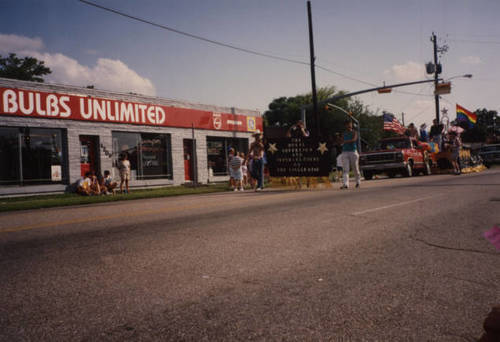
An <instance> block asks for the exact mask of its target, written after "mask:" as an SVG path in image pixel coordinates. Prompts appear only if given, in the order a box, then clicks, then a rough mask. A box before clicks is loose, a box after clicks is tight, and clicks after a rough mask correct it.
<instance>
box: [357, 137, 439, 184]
mask: <svg viewBox="0 0 500 342" xmlns="http://www.w3.org/2000/svg"><path fill="white" fill-rule="evenodd" d="M433 163H435V160H434V159H433V156H432V154H430V153H428V152H427V151H425V150H424V149H423V148H422V147H421V146H419V145H418V144H417V141H416V140H415V139H413V138H410V137H406V136H405V137H396V138H386V139H382V140H381V141H380V142H379V145H378V147H377V148H376V149H375V150H374V151H370V152H364V153H361V155H360V158H359V164H360V168H361V170H362V172H363V176H364V178H365V179H367V180H370V179H372V178H373V176H374V175H376V174H382V173H385V174H386V175H388V176H389V177H394V176H395V175H396V174H402V175H403V176H406V177H411V176H413V175H415V174H417V173H419V172H423V173H424V174H426V175H430V174H431V173H432V171H431V169H432V167H433Z"/></svg>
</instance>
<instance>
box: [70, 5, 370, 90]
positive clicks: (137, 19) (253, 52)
mask: <svg viewBox="0 0 500 342" xmlns="http://www.w3.org/2000/svg"><path fill="white" fill-rule="evenodd" d="M79 1H80V2H82V3H84V4H87V5H90V6H93V7H96V8H99V9H102V10H105V11H107V12H111V13H114V14H117V15H120V16H122V17H125V18H129V19H132V20H136V21H139V22H142V23H145V24H148V25H152V26H155V27H158V28H161V29H164V30H167V31H170V32H174V33H177V34H180V35H183V36H186V37H189V38H193V39H197V40H201V41H204V42H207V43H210V44H214V45H218V46H222V47H225V48H229V49H233V50H237V51H240V52H246V53H250V54H253V55H256V56H261V57H267V58H272V59H276V60H280V61H285V62H289V63H294V64H300V65H307V66H310V63H308V62H304V61H301V60H297V59H292V58H287V57H281V56H277V55H274V54H270V53H263V52H259V51H255V50H251V49H247V48H243V47H239V46H236V45H232V44H228V43H224V42H220V41H216V40H213V39H208V38H205V37H202V36H198V35H195V34H191V33H188V32H184V31H180V30H177V29H174V28H172V27H169V26H166V25H162V24H158V23H155V22H152V21H150V20H146V19H142V18H139V17H137V16H134V15H130V14H127V13H124V12H121V11H118V10H115V9H112V8H108V7H105V6H101V5H99V4H96V3H94V2H90V1H87V0H79ZM316 67H317V68H318V69H321V70H323V71H326V72H329V73H332V74H335V75H338V76H341V77H344V78H346V79H349V80H352V81H356V82H359V83H362V84H366V85H370V86H375V87H376V86H377V85H376V84H373V83H370V82H367V81H363V80H360V79H357V78H354V77H351V76H348V75H346V74H343V73H340V72H337V71H334V70H332V69H329V68H327V67H324V66H321V65H317V64H316Z"/></svg>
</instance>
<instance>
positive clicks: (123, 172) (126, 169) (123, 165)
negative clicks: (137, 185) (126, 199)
mask: <svg viewBox="0 0 500 342" xmlns="http://www.w3.org/2000/svg"><path fill="white" fill-rule="evenodd" d="M118 168H119V170H120V191H121V193H122V194H123V183H125V189H126V190H125V191H126V193H127V194H128V182H129V180H130V161H129V160H128V155H127V153H126V152H125V153H123V155H122V158H121V160H120V162H119V164H118Z"/></svg>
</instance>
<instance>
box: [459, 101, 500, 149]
mask: <svg viewBox="0 0 500 342" xmlns="http://www.w3.org/2000/svg"><path fill="white" fill-rule="evenodd" d="M474 113H475V114H476V115H477V123H476V124H475V125H474V127H472V128H469V123H468V122H466V121H462V122H460V123H459V125H460V126H461V127H462V128H464V129H465V132H464V133H463V134H462V140H463V141H464V142H470V143H472V142H485V141H486V140H488V138H489V137H491V136H494V132H493V122H494V118H498V116H497V112H496V111H494V110H488V109H486V108H483V109H477V110H476V111H475V112H474ZM497 121H498V120H497Z"/></svg>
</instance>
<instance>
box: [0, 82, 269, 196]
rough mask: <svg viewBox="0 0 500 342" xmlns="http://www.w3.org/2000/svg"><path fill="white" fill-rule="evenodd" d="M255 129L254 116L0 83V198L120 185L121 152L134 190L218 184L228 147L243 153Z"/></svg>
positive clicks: (44, 86) (224, 173)
mask: <svg viewBox="0 0 500 342" xmlns="http://www.w3.org/2000/svg"><path fill="white" fill-rule="evenodd" d="M255 130H260V131H262V118H261V114H260V113H259V112H257V111H251V110H242V109H236V108H222V107H216V106H209V105H201V104H192V103H187V102H182V101H176V100H167V99H162V98H156V97H148V96H142V95H137V94H123V93H114V92H108V91H100V90H94V89H87V88H79V87H71V86H62V85H52V84H45V83H36V82H25V81H18V80H10V79H3V78H0V196H4V195H16V194H32V193H44V192H62V191H65V189H66V188H67V186H68V185H69V184H72V183H74V182H76V181H77V180H78V179H79V178H80V177H81V176H82V173H85V172H86V171H87V170H92V171H95V172H101V173H102V172H104V171H105V170H110V171H111V174H112V175H114V177H115V178H117V179H118V178H119V176H118V172H117V169H116V162H117V160H118V157H119V156H120V155H121V154H123V153H125V152H126V153H127V154H128V155H129V159H130V161H131V164H132V180H131V186H132V187H134V186H135V187H147V186H165V185H179V184H182V183H185V182H186V181H193V180H198V182H200V183H206V182H208V181H211V182H212V181H223V180H226V179H227V178H228V176H227V162H226V158H227V149H228V147H230V146H231V147H235V148H236V149H237V150H239V151H242V152H246V151H247V150H248V145H249V143H250V142H251V136H252V133H254V132H255ZM193 134H194V140H193ZM193 141H194V142H195V143H194V144H193ZM193 145H194V146H195V153H194V151H193Z"/></svg>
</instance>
